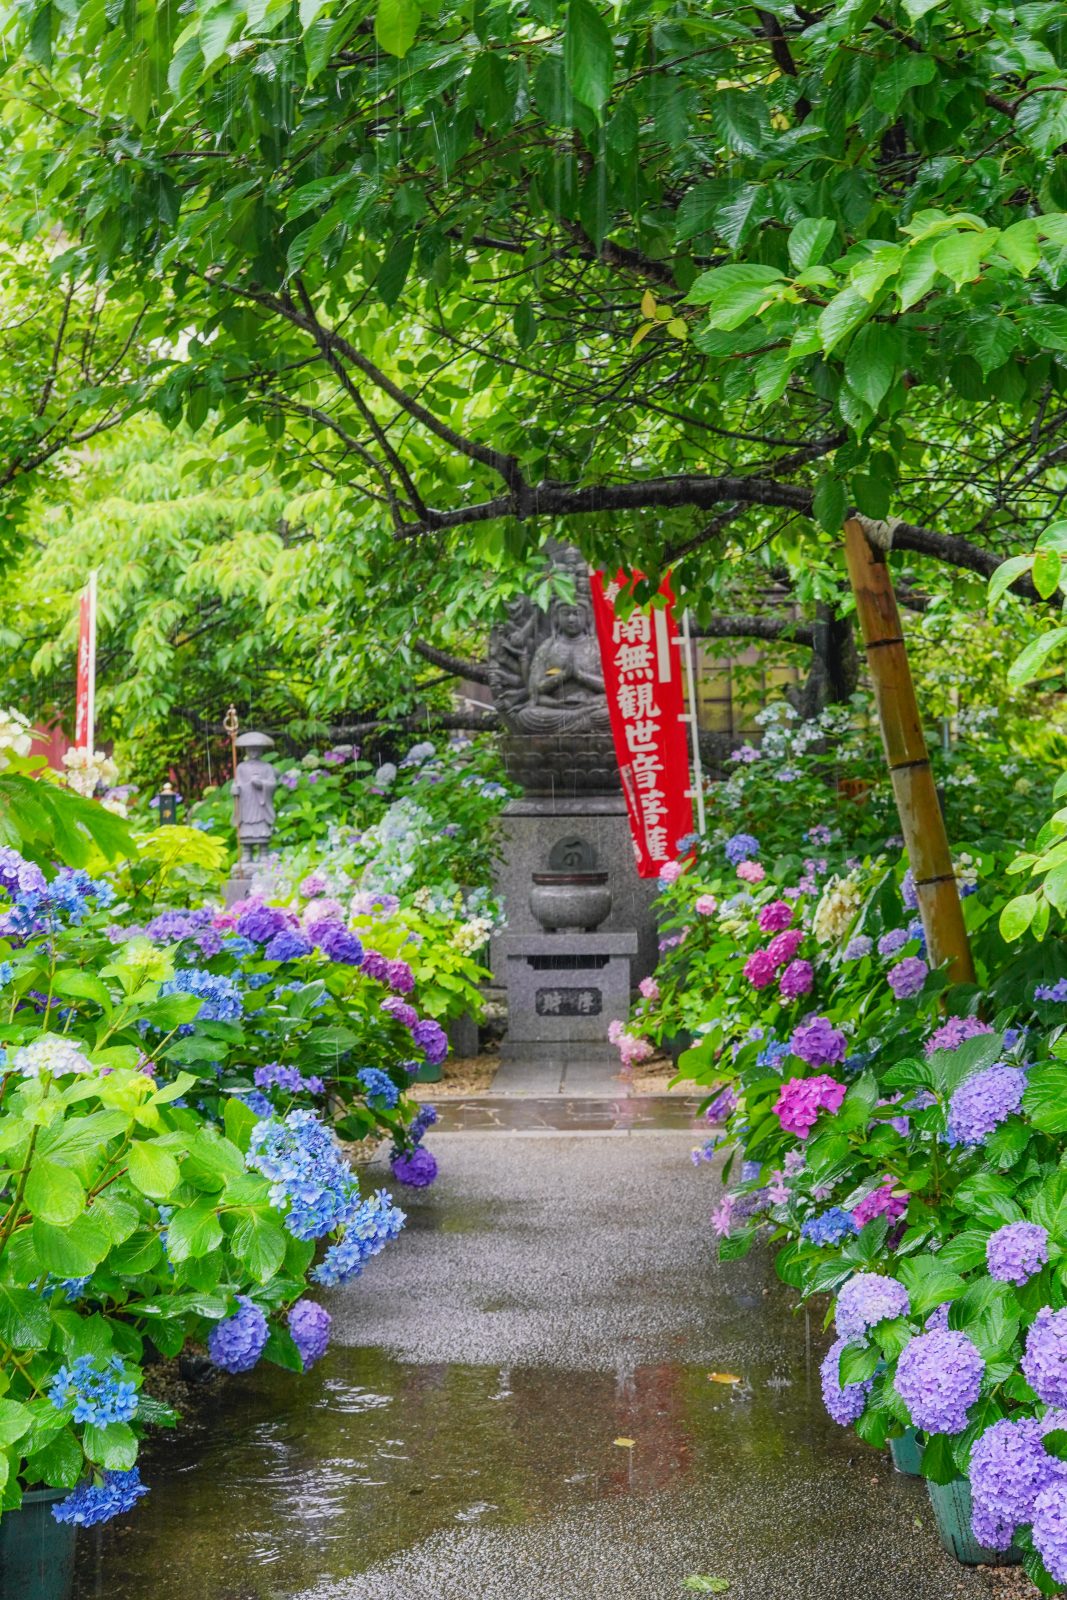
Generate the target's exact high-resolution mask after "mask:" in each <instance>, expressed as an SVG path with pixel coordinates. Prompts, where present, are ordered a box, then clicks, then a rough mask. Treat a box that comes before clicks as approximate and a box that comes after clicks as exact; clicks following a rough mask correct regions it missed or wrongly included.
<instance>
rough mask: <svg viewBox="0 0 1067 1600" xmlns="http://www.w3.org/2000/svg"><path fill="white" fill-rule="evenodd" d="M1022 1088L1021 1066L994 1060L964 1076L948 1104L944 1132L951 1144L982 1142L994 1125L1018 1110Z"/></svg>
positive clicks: (1023, 1076)
mask: <svg viewBox="0 0 1067 1600" xmlns="http://www.w3.org/2000/svg"><path fill="white" fill-rule="evenodd" d="M1025 1088H1026V1073H1025V1072H1024V1071H1023V1070H1022V1068H1021V1067H1006V1066H1003V1065H1001V1064H1000V1063H997V1064H996V1065H995V1066H992V1067H985V1068H984V1069H983V1070H982V1071H981V1072H972V1074H971V1076H970V1077H969V1078H964V1080H963V1082H962V1083H961V1084H960V1086H959V1088H958V1089H957V1090H956V1091H955V1093H954V1094H953V1096H952V1099H951V1100H950V1101H949V1106H948V1136H949V1141H950V1143H952V1144H983V1143H984V1142H985V1140H986V1139H988V1137H989V1135H990V1134H991V1133H992V1132H993V1130H994V1128H997V1127H999V1126H1000V1124H1001V1123H1002V1122H1003V1121H1004V1120H1005V1119H1006V1118H1007V1117H1010V1116H1011V1114H1012V1112H1014V1111H1018V1109H1019V1107H1020V1106H1021V1105H1022V1102H1023V1091H1024V1089H1025Z"/></svg>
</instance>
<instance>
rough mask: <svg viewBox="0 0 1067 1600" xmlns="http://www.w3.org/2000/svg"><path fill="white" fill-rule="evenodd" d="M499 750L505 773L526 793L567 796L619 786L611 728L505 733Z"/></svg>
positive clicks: (607, 791) (611, 790)
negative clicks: (574, 731)
mask: <svg viewBox="0 0 1067 1600" xmlns="http://www.w3.org/2000/svg"><path fill="white" fill-rule="evenodd" d="M501 750H502V752H503V756H504V767H505V769H506V771H507V774H508V777H509V778H511V779H512V780H513V782H515V783H518V784H521V785H522V787H523V789H524V790H525V791H526V793H527V794H528V795H546V796H548V797H549V798H551V799H553V800H570V799H573V798H574V797H575V796H576V795H586V794H590V795H592V794H598V795H603V794H612V793H615V792H616V791H618V790H619V764H618V762H617V760H616V758H615V745H614V743H613V742H612V737H611V733H610V731H604V732H592V733H576V734H575V733H572V734H556V733H506V734H504V735H503V736H502V739H501Z"/></svg>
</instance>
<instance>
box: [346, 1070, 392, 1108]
mask: <svg viewBox="0 0 1067 1600" xmlns="http://www.w3.org/2000/svg"><path fill="white" fill-rule="evenodd" d="M356 1082H357V1083H358V1084H359V1086H360V1088H361V1089H362V1090H363V1092H364V1094H365V1095H366V1096H367V1099H368V1100H382V1101H384V1102H385V1106H386V1109H387V1110H389V1111H391V1110H392V1109H393V1107H394V1106H395V1105H396V1103H397V1101H398V1100H399V1099H400V1090H399V1089H398V1088H397V1086H396V1084H395V1083H394V1082H393V1080H392V1078H391V1077H390V1076H389V1074H388V1073H387V1072H382V1071H381V1070H380V1068H378V1067H363V1068H362V1069H361V1070H360V1071H359V1072H357V1073H356Z"/></svg>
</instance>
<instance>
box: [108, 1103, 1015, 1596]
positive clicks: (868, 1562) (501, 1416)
mask: <svg viewBox="0 0 1067 1600" xmlns="http://www.w3.org/2000/svg"><path fill="white" fill-rule="evenodd" d="M493 1098H494V1099H495V1100H496V1101H498V1102H499V1103H498V1104H497V1105H496V1107H495V1110H494V1116H495V1119H496V1120H495V1123H494V1127H493V1130H492V1131H483V1132H470V1131H467V1132H464V1131H456V1132H444V1133H442V1134H441V1135H440V1137H437V1136H436V1133H435V1136H434V1137H435V1149H436V1152H437V1154H438V1157H439V1159H440V1162H441V1168H442V1176H441V1178H440V1180H439V1182H438V1183H437V1184H436V1185H435V1186H434V1187H433V1188H432V1189H430V1190H428V1191H425V1192H423V1193H421V1194H416V1195H414V1196H411V1195H410V1194H409V1195H407V1196H406V1197H405V1200H404V1204H405V1206H406V1208H407V1210H408V1213H409V1222H408V1226H407V1228H406V1229H405V1232H404V1234H403V1235H402V1237H401V1238H400V1240H399V1241H398V1242H397V1244H396V1245H395V1246H393V1247H392V1249H391V1250H390V1252H389V1254H388V1256H387V1257H385V1258H384V1259H383V1260H382V1261H380V1262H374V1263H372V1264H371V1265H370V1267H369V1268H368V1270H367V1271H366V1273H365V1274H364V1276H363V1278H361V1279H360V1280H359V1281H358V1282H357V1283H356V1284H354V1285H352V1286H351V1287H350V1288H349V1289H348V1290H347V1291H345V1292H344V1293H340V1294H337V1295H335V1296H333V1297H332V1300H331V1304H330V1309H331V1311H332V1312H333V1316H334V1330H333V1331H334V1341H333V1347H332V1349H331V1352H330V1354H329V1356H328V1357H327V1358H326V1360H325V1361H324V1362H323V1363H322V1364H321V1365H320V1366H319V1367H318V1368H316V1369H315V1370H314V1371H313V1372H312V1373H311V1374H309V1375H308V1376H307V1377H306V1378H304V1379H303V1380H300V1379H297V1380H294V1379H293V1378H292V1376H291V1375H289V1374H285V1373H280V1372H272V1371H271V1369H268V1368H261V1369H258V1370H257V1371H256V1372H254V1373H250V1374H248V1375H247V1376H246V1377H245V1378H242V1379H237V1380H234V1381H233V1382H232V1383H228V1384H226V1385H225V1386H223V1387H221V1388H220V1390H219V1391H218V1393H217V1398H216V1400H214V1401H213V1403H212V1404H211V1405H210V1406H208V1407H205V1408H204V1415H203V1416H202V1417H200V1418H198V1419H194V1420H193V1422H192V1424H191V1425H188V1426H186V1427H184V1428H183V1429H182V1430H180V1431H179V1433H178V1434H177V1435H176V1436H175V1439H174V1441H173V1443H172V1444H169V1445H164V1444H160V1445H156V1446H153V1447H152V1448H151V1449H150V1451H149V1453H148V1456H147V1457H146V1460H145V1471H144V1476H145V1479H146V1481H148V1482H149V1483H151V1484H152V1493H151V1494H150V1495H149V1496H148V1498H147V1499H146V1500H145V1501H144V1502H143V1503H142V1505H141V1506H140V1507H139V1508H138V1513H137V1519H136V1527H134V1519H133V1518H130V1519H128V1520H127V1529H128V1531H127V1532H122V1531H121V1530H120V1525H119V1524H113V1525H111V1529H110V1530H109V1529H103V1530H99V1531H98V1533H97V1534H96V1535H95V1538H94V1536H93V1535H90V1536H89V1537H88V1538H87V1539H86V1541H85V1542H84V1544H83V1555H82V1561H81V1566H80V1570H79V1579H78V1588H77V1600H88V1597H89V1596H92V1597H94V1600H103V1597H106V1600H144V1596H146V1595H149V1594H151V1595H152V1597H153V1600H415V1597H418V1600H684V1595H685V1593H686V1591H685V1589H684V1588H683V1584H684V1580H685V1578H686V1577H687V1576H688V1575H690V1574H694V1573H701V1574H705V1575H707V1576H710V1577H718V1578H722V1579H724V1580H726V1581H728V1583H729V1585H730V1588H729V1590H728V1591H726V1592H727V1594H728V1597H729V1600H858V1597H862V1600H966V1597H987V1596H988V1595H989V1592H990V1591H989V1587H988V1580H987V1578H986V1576H985V1575H983V1574H979V1573H974V1572H969V1571H967V1570H965V1569H963V1568H960V1567H958V1566H957V1565H956V1564H955V1562H954V1561H952V1560H951V1559H950V1558H948V1557H947V1556H945V1555H944V1554H943V1553H942V1551H941V1549H940V1547H939V1545H938V1544H937V1541H936V1538H935V1536H934V1532H933V1529H932V1526H931V1518H930V1513H929V1509H928V1505H927V1501H926V1496H925V1493H924V1491H923V1488H922V1486H921V1484H919V1483H917V1482H914V1481H912V1480H907V1479H902V1478H900V1477H897V1476H895V1475H894V1474H893V1473H892V1472H891V1471H890V1469H889V1467H888V1465H887V1463H886V1461H885V1460H884V1459H883V1458H882V1457H881V1456H880V1455H878V1454H876V1453H875V1452H873V1451H870V1450H867V1449H865V1448H864V1447H863V1446H862V1445H859V1444H858V1443H856V1441H855V1440H854V1439H853V1438H852V1436H851V1435H850V1434H848V1433H845V1432H843V1431H841V1430H839V1429H837V1428H835V1427H834V1425H833V1424H832V1423H830V1422H829V1420H828V1419H827V1418H826V1416H825V1413H824V1411H823V1407H822V1403H821V1399H820V1397H819V1385H818V1370H817V1369H818V1362H819V1359H820V1357H821V1355H822V1353H823V1350H824V1349H825V1346H826V1343H827V1340H826V1337H825V1335H824V1334H823V1333H822V1331H821V1329H820V1328H819V1327H818V1326H817V1325H816V1324H815V1323H813V1322H811V1321H809V1319H808V1318H806V1317H805V1316H804V1315H803V1314H797V1313H796V1312H794V1310H793V1309H792V1303H791V1301H790V1299H789V1297H788V1296H787V1295H786V1293H785V1292H784V1291H783V1290H782V1289H781V1288H780V1286H778V1285H777V1283H776V1281H775V1279H774V1275H773V1271H772V1269H771V1267H770V1264H769V1262H768V1261H767V1260H766V1259H764V1257H763V1256H761V1255H759V1254H753V1255H752V1256H750V1257H749V1258H748V1259H747V1260H745V1261H742V1262H734V1263H729V1264H724V1265H721V1266H720V1265H719V1264H718V1263H717V1261H716V1260H715V1257H714V1252H713V1249H712V1245H711V1241H710V1238H709V1233H708V1228H707V1215H708V1211H709V1209H710V1207H711V1204H712V1203H713V1199H714V1195H715V1189H716V1184H717V1178H716V1175H715V1174H714V1173H713V1172H712V1171H711V1170H710V1169H708V1168H706V1167H705V1168H702V1169H699V1170H698V1169H695V1168H694V1167H693V1166H692V1164H691V1163H690V1162H689V1160H688V1150H689V1147H690V1145H691V1143H692V1142H693V1139H692V1134H691V1133H690V1132H689V1131H687V1130H686V1129H684V1128H683V1129H675V1128H671V1127H669V1126H668V1127H662V1126H657V1125H656V1123H657V1119H660V1118H662V1117H666V1116H674V1115H676V1114H679V1113H680V1114H682V1115H687V1114H688V1112H687V1111H686V1108H685V1107H684V1105H683V1106H679V1105H678V1101H677V1100H676V1099H673V1097H672V1104H671V1105H670V1106H667V1107H664V1106H661V1105H659V1104H658V1103H655V1102H654V1103H652V1104H651V1105H646V1106H643V1107H642V1106H635V1107H634V1108H632V1121H631V1124H630V1126H629V1127H620V1126H618V1125H617V1124H618V1121H619V1118H620V1116H621V1115H622V1114H623V1110H624V1109H625V1104H626V1099H627V1097H626V1096H624V1095H618V1094H616V1096H615V1097H614V1098H612V1099H597V1098H595V1097H590V1098H587V1099H586V1100H585V1101H584V1102H583V1101H582V1098H581V1097H578V1096H574V1097H567V1096H556V1097H554V1100H553V1101H550V1102H548V1103H547V1105H546V1102H544V1101H538V1100H536V1099H534V1098H530V1097H525V1098H522V1099H517V1100H514V1101H512V1102H511V1103H510V1104H511V1112H510V1115H509V1114H508V1113H507V1111H506V1102H504V1100H503V1098H502V1097H499V1096H498V1097H493ZM660 1098H661V1099H662V1098H667V1097H660ZM561 1101H562V1102H564V1103H565V1106H566V1110H565V1111H564V1113H563V1115H564V1116H566V1117H574V1118H575V1119H576V1122H575V1125H574V1126H573V1128H570V1124H568V1127H569V1128H570V1131H567V1132H561V1131H559V1130H558V1129H557V1128H555V1127H553V1126H551V1118H552V1116H553V1115H555V1116H556V1119H557V1121H558V1120H560V1109H561V1107H560V1102H561ZM483 1104H485V1105H489V1100H487V1101H486V1102H483ZM620 1108H623V1109H620ZM586 1113H588V1114H592V1115H594V1117H599V1118H600V1119H601V1121H602V1122H604V1123H608V1122H609V1119H614V1121H613V1122H611V1123H610V1125H608V1126H604V1127H602V1128H599V1129H598V1128H595V1127H590V1126H588V1125H587V1124H584V1125H583V1124H582V1121H581V1119H582V1116H583V1114H586ZM538 1117H540V1118H542V1120H543V1123H544V1125H543V1126H537V1125H536V1119H537V1118H538ZM643 1119H647V1120H643ZM509 1121H510V1122H511V1123H513V1124H515V1126H514V1127H513V1128H511V1129H509V1128H508V1126H507V1124H508V1123H509ZM533 1134H537V1135H538V1136H536V1137H533V1136H531V1135H533ZM383 1176H384V1173H383Z"/></svg>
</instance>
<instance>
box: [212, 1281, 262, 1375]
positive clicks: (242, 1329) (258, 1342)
mask: <svg viewBox="0 0 1067 1600" xmlns="http://www.w3.org/2000/svg"><path fill="white" fill-rule="evenodd" d="M237 1306H238V1309H237V1310H236V1311H235V1312H234V1314H233V1316H232V1317H226V1318H225V1320H224V1321H222V1322H216V1324H215V1326H214V1327H213V1328H212V1330H211V1333H210V1334H209V1335H208V1341H207V1353H208V1355H209V1356H210V1357H211V1359H212V1361H213V1362H214V1363H215V1365H216V1366H217V1367H221V1368H222V1370H223V1372H249V1371H251V1369H252V1368H253V1367H254V1366H255V1364H256V1362H257V1361H258V1360H259V1358H260V1356H261V1355H262V1354H263V1349H264V1346H265V1345H266V1343H267V1333H268V1329H267V1319H266V1317H265V1316H264V1315H263V1312H262V1311H261V1310H260V1308H259V1306H257V1305H256V1304H255V1303H254V1302H253V1301H252V1300H250V1299H249V1298H248V1296H247V1295H246V1294H239V1295H238V1296H237Z"/></svg>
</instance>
